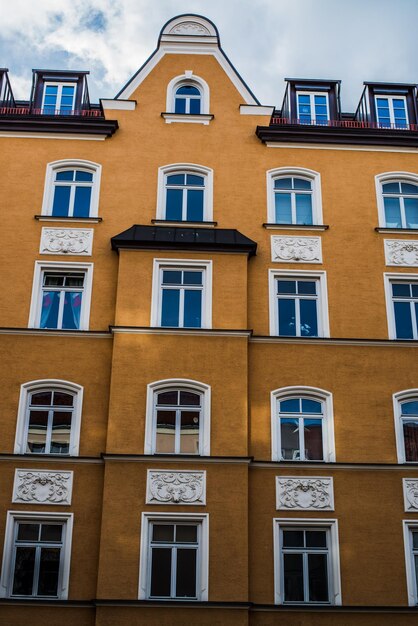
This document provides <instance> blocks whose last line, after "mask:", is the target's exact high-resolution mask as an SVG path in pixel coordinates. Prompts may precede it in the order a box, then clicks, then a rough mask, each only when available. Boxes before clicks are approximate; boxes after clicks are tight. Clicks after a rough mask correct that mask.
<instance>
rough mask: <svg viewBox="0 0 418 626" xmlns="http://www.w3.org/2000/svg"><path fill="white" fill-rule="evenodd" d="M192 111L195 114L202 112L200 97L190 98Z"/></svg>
mask: <svg viewBox="0 0 418 626" xmlns="http://www.w3.org/2000/svg"><path fill="white" fill-rule="evenodd" d="M190 113H192V114H194V115H199V114H200V98H192V99H191V100H190Z"/></svg>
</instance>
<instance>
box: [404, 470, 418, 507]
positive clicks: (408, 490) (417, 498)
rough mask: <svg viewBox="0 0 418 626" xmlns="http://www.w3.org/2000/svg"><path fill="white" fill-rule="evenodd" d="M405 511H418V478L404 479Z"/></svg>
mask: <svg viewBox="0 0 418 626" xmlns="http://www.w3.org/2000/svg"><path fill="white" fill-rule="evenodd" d="M402 482H403V499H404V503H405V511H406V512H408V511H413V512H415V511H418V478H403V479H402Z"/></svg>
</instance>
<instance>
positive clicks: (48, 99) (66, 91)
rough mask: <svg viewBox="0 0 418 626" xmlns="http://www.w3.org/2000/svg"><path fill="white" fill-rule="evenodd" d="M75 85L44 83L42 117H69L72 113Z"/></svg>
mask: <svg viewBox="0 0 418 626" xmlns="http://www.w3.org/2000/svg"><path fill="white" fill-rule="evenodd" d="M76 87H77V86H76V85H75V84H69V83H45V85H44V95H43V100H42V113H43V114H44V115H71V114H72V113H74V102H75V94H76Z"/></svg>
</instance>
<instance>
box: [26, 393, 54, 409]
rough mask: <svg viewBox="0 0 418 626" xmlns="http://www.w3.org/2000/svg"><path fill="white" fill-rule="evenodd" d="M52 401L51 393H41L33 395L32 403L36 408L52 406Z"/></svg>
mask: <svg viewBox="0 0 418 626" xmlns="http://www.w3.org/2000/svg"><path fill="white" fill-rule="evenodd" d="M51 401H52V392H51V391H41V392H39V393H33V394H32V397H31V401H30V403H31V404H33V405H34V406H50V405H51Z"/></svg>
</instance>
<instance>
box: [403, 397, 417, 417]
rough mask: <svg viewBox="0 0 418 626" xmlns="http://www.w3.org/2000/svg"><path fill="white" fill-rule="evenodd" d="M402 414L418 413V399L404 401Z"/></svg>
mask: <svg viewBox="0 0 418 626" xmlns="http://www.w3.org/2000/svg"><path fill="white" fill-rule="evenodd" d="M402 415H418V400H412V401H411V402H404V403H403V404H402Z"/></svg>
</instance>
